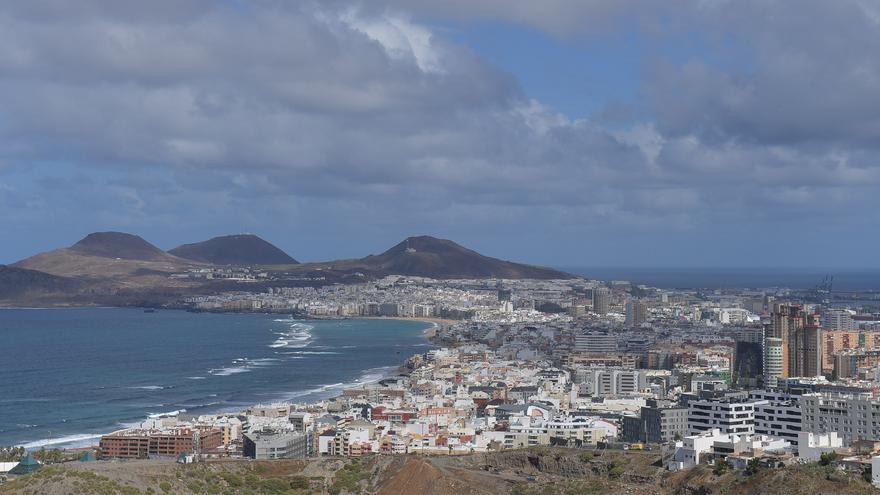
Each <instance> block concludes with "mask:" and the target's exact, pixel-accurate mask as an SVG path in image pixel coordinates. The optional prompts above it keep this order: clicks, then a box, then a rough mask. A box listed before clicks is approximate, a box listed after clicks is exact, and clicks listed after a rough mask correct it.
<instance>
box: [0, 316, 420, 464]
mask: <svg viewBox="0 0 880 495" xmlns="http://www.w3.org/2000/svg"><path fill="white" fill-rule="evenodd" d="M429 326H430V323H425V322H417V321H399V320H318V321H314V320H296V319H291V318H285V317H283V316H281V317H279V316H277V315H261V314H195V313H187V312H184V311H164V310H162V311H157V312H155V313H145V312H143V311H141V310H136V309H94V308H89V309H0V445H24V446H26V447H29V448H38V447H41V446H44V445H48V446H71V445H84V444H93V443H96V442H97V440H96V439H97V438H98V437H99V436H100V435H101V434H102V433H107V432H109V431H113V430H115V429H118V428H121V427H123V426H125V425H130V424H133V423H137V422H139V421H142V420H144V419H145V418H146V417H148V416H149V415H151V414H159V413H165V412H171V411H179V410H186V412H187V414H198V413H207V412H216V411H223V410H238V409H240V408H243V407H245V406H248V405H251V404H255V403H258V402H269V401H273V400H295V401H308V400H317V399H320V398H324V397H328V396H332V395H335V393H337V392H338V391H340V390H341V389H342V388H344V387H347V386H352V385H356V384H358V383H364V382H368V381H375V380H378V379H379V378H381V377H382V376H384V375H385V374H386V373H388V372H389V371H390V370H393V369H394V368H396V367H397V366H398V365H400V364H401V363H402V362H403V361H404V360H405V359H406V358H407V357H409V356H410V355H412V354H417V353H422V352H426V351H427V350H428V348H429V346H430V344H429V343H428V342H427V340H426V339H425V337H424V335H423V330H424V329H426V328H428V327H429Z"/></svg>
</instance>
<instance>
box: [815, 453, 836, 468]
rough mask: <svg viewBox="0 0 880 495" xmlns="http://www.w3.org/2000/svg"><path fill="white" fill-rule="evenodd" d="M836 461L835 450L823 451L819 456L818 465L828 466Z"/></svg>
mask: <svg viewBox="0 0 880 495" xmlns="http://www.w3.org/2000/svg"><path fill="white" fill-rule="evenodd" d="M835 462H837V452H825V453H824V454H822V455H820V456H819V465H820V466H830V465H831V464H834V463H835Z"/></svg>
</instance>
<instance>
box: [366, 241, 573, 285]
mask: <svg viewBox="0 0 880 495" xmlns="http://www.w3.org/2000/svg"><path fill="white" fill-rule="evenodd" d="M358 261H359V262H360V263H361V264H362V265H363V266H364V267H366V268H367V269H368V270H370V271H374V272H380V273H385V274H394V275H410V276H418V277H430V278H437V279H453V278H509V279H521V278H535V279H568V278H574V276H572V275H570V274H568V273H564V272H560V271H558V270H553V269H551V268H545V267H540V266H532V265H524V264H520V263H513V262H510V261H504V260H500V259H497V258H490V257H488V256H483V255H482V254H480V253H478V252H476V251H473V250H470V249H467V248H465V247H463V246H461V245H459V244H456V243H455V242H453V241H450V240H447V239H437V238H436V237H431V236H417V237H409V238H407V239H405V240H404V241H403V242H401V243H399V244H397V245H396V246H394V247H392V248H391V249H389V250H387V251H385V252H384V253H382V254H379V255H370V256H367V257H366V258H361V259H360V260H358Z"/></svg>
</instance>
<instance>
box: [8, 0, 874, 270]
mask: <svg viewBox="0 0 880 495" xmlns="http://www.w3.org/2000/svg"><path fill="white" fill-rule="evenodd" d="M876 14H877V12H876V11H875V10H874V9H872V7H871V6H870V5H868V4H865V3H864V2H856V1H851V2H850V1H847V2H835V3H834V4H829V3H825V2H805V3H803V4H802V5H801V6H800V7H799V8H798V9H797V10H796V11H792V10H791V9H790V8H788V6H787V5H785V4H784V3H782V2H737V3H736V4H731V3H724V2H719V3H707V2H689V1H681V2H673V3H672V4H664V5H663V6H658V5H656V4H655V3H651V2H639V1H632V2H615V3H613V4H608V3H602V2H596V3H593V2H586V3H585V2H565V1H560V2H553V3H551V4H549V5H540V6H538V5H535V4H533V3H531V2H522V1H517V2H504V3H499V2H491V1H483V2H430V1H424V2H399V1H395V0H384V1H382V2H369V3H367V2H350V1H334V2H321V3H313V2H295V3H279V2H262V3H251V4H243V3H238V2H220V1H207V0H192V1H187V2H179V1H175V2H153V3H151V4H150V6H149V7H145V6H142V5H140V4H136V3H122V4H119V3H115V2H101V1H98V0H94V1H89V2H85V3H83V4H80V5H78V6H77V7H76V8H75V9H74V8H72V7H70V6H65V5H62V4H58V3H55V2H40V1H35V2H27V3H26V4H10V5H6V6H4V8H3V11H2V15H0V24H2V27H3V29H2V31H3V33H4V43H3V44H2V46H3V48H2V49H0V60H2V61H3V64H4V67H6V69H5V70H4V73H3V75H2V76H0V84H2V86H3V89H4V91H3V92H2V96H0V115H2V119H0V121H2V127H0V212H2V214H0V228H2V229H3V231H4V237H5V238H6V239H7V242H5V243H3V246H2V247H0V261H2V262H4V263H10V262H14V261H17V260H19V259H22V258H25V257H26V256H29V255H31V254H33V253H35V252H39V251H45V250H48V249H54V248H56V247H58V246H63V245H67V244H69V243H70V242H71V241H73V240H75V239H78V238H80V237H82V236H83V235H84V234H86V233H88V232H92V231H100V230H119V231H125V232H132V233H137V234H139V235H142V236H144V237H146V238H149V239H151V240H152V241H153V242H155V243H156V244H158V245H160V246H163V247H170V246H172V245H175V244H177V243H180V242H192V241H195V240H198V239H203V238H208V237H211V236H214V235H221V234H228V233H233V232H235V231H250V232H257V233H259V234H260V235H263V236H265V237H266V238H268V239H272V240H273V242H275V243H277V244H278V245H279V246H281V247H282V248H283V249H285V250H286V251H288V252H290V253H293V255H294V256H297V257H298V258H302V259H305V260H320V259H339V258H347V257H352V256H355V255H360V254H361V253H364V252H378V251H380V250H381V249H383V248H384V247H386V244H387V242H388V239H401V238H404V237H406V236H409V235H416V234H431V235H435V236H437V237H442V238H448V239H454V240H456V241H457V242H460V243H462V244H464V245H468V246H471V247H472V248H473V249H476V250H478V251H481V252H487V253H492V255H494V256H497V257H500V258H505V259H515V260H519V261H523V262H528V263H536V264H543V265H553V266H595V265H599V266H603V265H608V266H665V267H677V266H684V267H687V266H789V267H798V266H815V265H822V266H839V267H852V268H855V267H876V266H877V263H876V261H875V259H874V257H873V255H872V254H873V253H872V250H871V245H872V244H873V242H875V241H876V240H877V239H876V234H875V233H873V230H874V229H870V228H866V227H868V226H870V225H873V224H875V223H876V221H877V220H878V219H877V215H878V214H877V212H878V211H880V208H878V206H880V205H878V204H877V201H878V200H877V199H876V195H874V194H873V192H874V190H875V189H876V186H877V184H878V180H880V168H878V166H877V164H878V161H877V158H878V154H877V152H876V149H875V146H874V145H873V142H875V141H876V139H873V138H875V137H876V134H877V126H876V120H875V115H876V108H875V107H876V103H874V102H875V101H876V99H875V98H873V97H872V95H873V92H874V86H873V84H872V81H874V80H875V79H876V77H877V76H878V74H880V67H878V65H877V64H876V62H875V61H874V59H875V57H874V55H873V54H874V53H875V52H876V50H875V49H874V48H876V47H877V45H878V42H880V38H878V35H877V32H878V31H877V30H876V25H877V20H876V19H877V18H878V16H877V15H876ZM62 40H63V42H62ZM830 40H834V42H833V43H831V42H830ZM844 48H845V49H844ZM49 226H51V228H48V227H49ZM548 241H549V242H548ZM648 246H650V248H647V247H648Z"/></svg>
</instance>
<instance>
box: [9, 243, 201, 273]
mask: <svg viewBox="0 0 880 495" xmlns="http://www.w3.org/2000/svg"><path fill="white" fill-rule="evenodd" d="M192 264H193V263H192V262H191V261H188V260H184V259H181V258H178V257H176V256H173V255H171V254H168V253H166V252H165V251H162V250H161V249H159V248H157V247H156V246H154V245H152V244H150V243H149V242H147V241H145V240H144V239H142V238H141V237H139V236H136V235H132V234H126V233H123V232H95V233H92V234H89V235H87V236H86V237H84V238H83V239H81V240H80V241H78V242H77V243H76V244H74V245H72V246H70V247H67V248H61V249H56V250H54V251H48V252H45V253H39V254H36V255H34V256H31V257H30V258H26V259H23V260H21V261H18V262H16V263H14V264H13V265H12V266H14V267H16V268H25V269H28V270H37V271H41V272H45V273H49V274H52V275H56V276H59V277H75V278H87V279H90V280H107V279H111V278H115V279H116V280H117V281H118V282H122V283H125V282H136V281H135V280H134V279H133V278H132V277H135V278H136V277H139V276H141V275H143V274H145V273H149V274H153V275H159V276H160V278H163V277H167V274H170V273H174V272H178V271H181V270H183V269H184V268H185V267H186V266H189V265H192ZM160 274H161V275H160ZM153 281H155V279H154V280H153Z"/></svg>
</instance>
